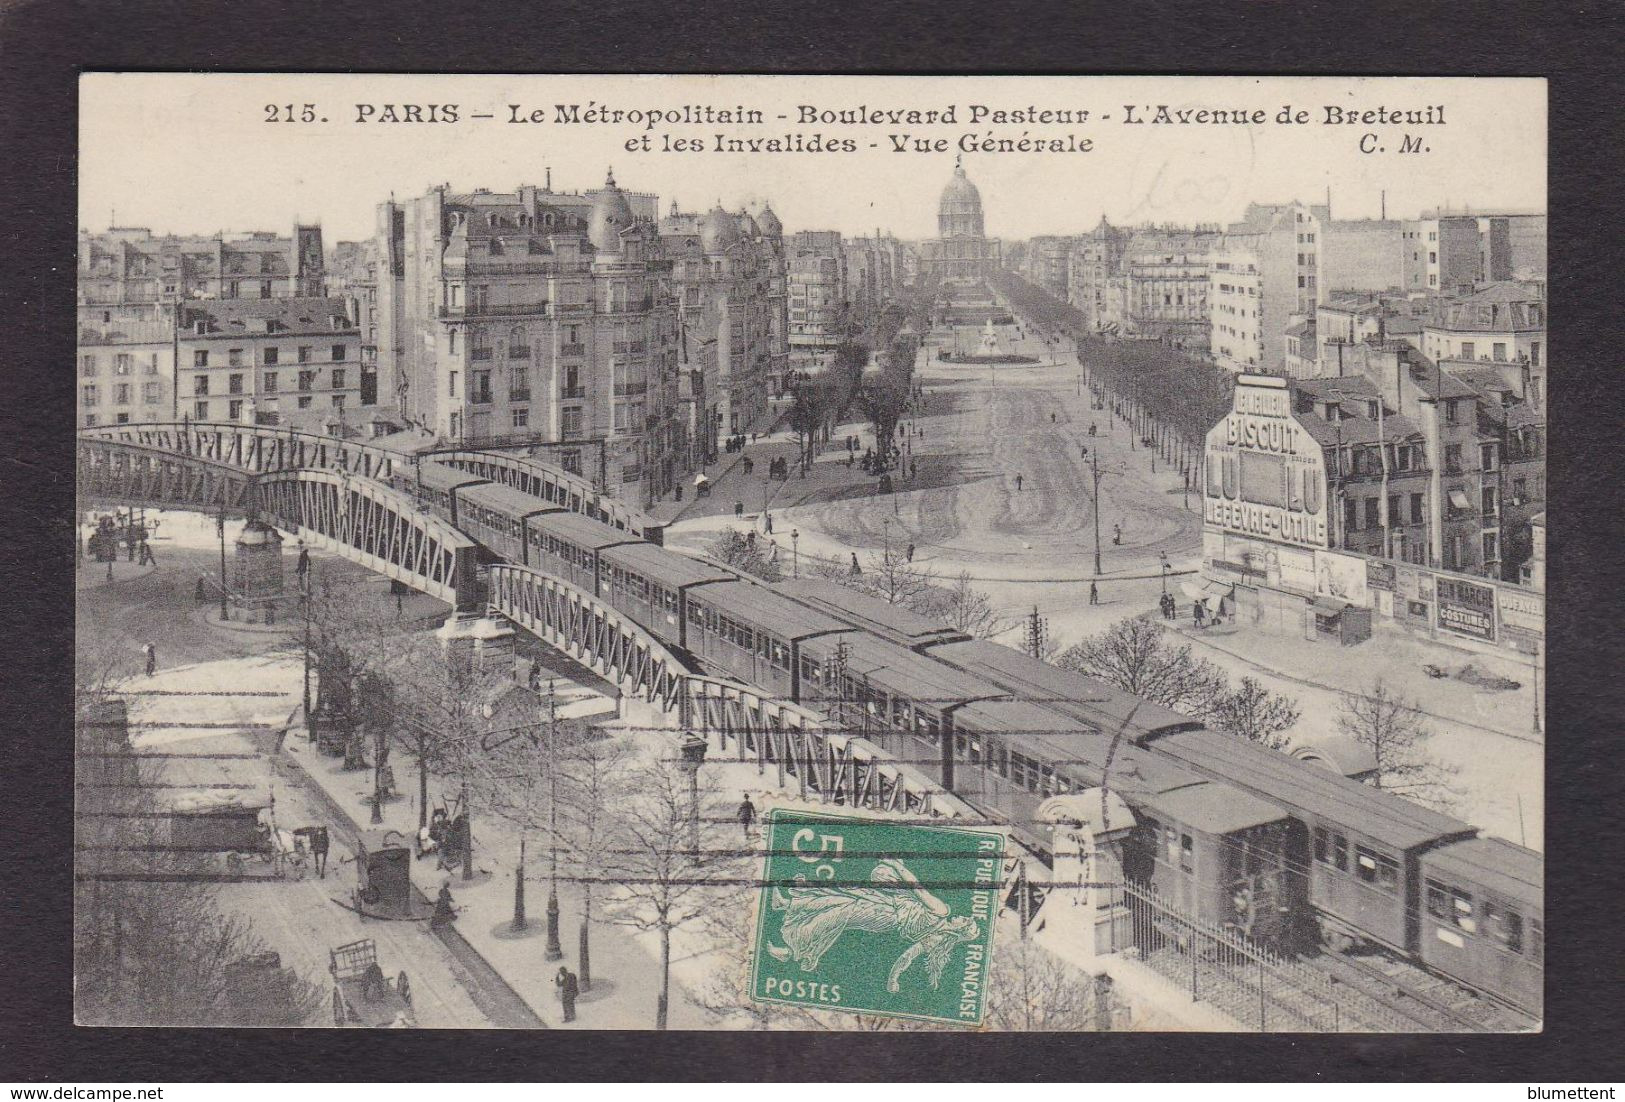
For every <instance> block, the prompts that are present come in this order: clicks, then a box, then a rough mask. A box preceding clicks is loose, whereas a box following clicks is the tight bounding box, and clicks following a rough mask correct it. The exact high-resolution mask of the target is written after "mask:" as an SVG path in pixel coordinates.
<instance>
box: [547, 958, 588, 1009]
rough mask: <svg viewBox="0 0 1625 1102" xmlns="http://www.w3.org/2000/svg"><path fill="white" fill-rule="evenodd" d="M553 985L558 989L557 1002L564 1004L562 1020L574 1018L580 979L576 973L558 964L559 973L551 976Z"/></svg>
mask: <svg viewBox="0 0 1625 1102" xmlns="http://www.w3.org/2000/svg"><path fill="white" fill-rule="evenodd" d="M553 986H554V987H557V988H558V989H559V1002H561V1003H563V1004H564V1020H565V1021H567V1022H573V1021H575V1020H576V999H577V998H579V997H580V995H581V981H580V980H578V979H576V974H575V973H574V972H572V971H570V970H569V969H568V968H566V967H564V965H562V964H561V965H559V974H558V975H556V976H554V977H553Z"/></svg>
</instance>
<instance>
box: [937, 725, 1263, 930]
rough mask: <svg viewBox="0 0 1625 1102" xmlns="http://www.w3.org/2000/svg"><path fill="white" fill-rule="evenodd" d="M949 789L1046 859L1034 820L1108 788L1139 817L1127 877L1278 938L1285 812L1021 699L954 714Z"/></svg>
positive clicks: (1127, 849)
mask: <svg viewBox="0 0 1625 1102" xmlns="http://www.w3.org/2000/svg"><path fill="white" fill-rule="evenodd" d="M951 725H952V729H951V732H950V738H951V741H952V743H953V748H954V749H953V760H954V768H953V774H952V775H953V783H952V790H953V792H954V793H955V794H956V795H958V796H959V797H960V798H961V799H963V800H965V801H966V802H967V803H970V804H971V805H972V806H975V807H977V808H979V809H981V810H982V811H984V812H985V813H987V814H990V815H991V816H992V817H994V818H997V819H1002V820H1004V821H1005V822H1007V823H1009V824H1010V829H1011V832H1012V833H1013V834H1014V835H1015V837H1016V838H1017V840H1019V841H1021V842H1022V843H1023V844H1025V845H1026V846H1027V847H1028V848H1030V849H1033V850H1035V851H1037V852H1039V853H1045V854H1047V853H1049V852H1050V848H1051V846H1052V844H1053V840H1052V838H1051V835H1050V830H1051V828H1050V827H1049V825H1048V824H1045V823H1040V822H1037V821H1036V819H1037V815H1038V809H1039V807H1040V806H1041V805H1042V803H1043V802H1044V801H1045V800H1046V799H1048V798H1049V797H1051V796H1056V795H1065V794H1067V793H1070V792H1082V791H1085V790H1088V789H1093V788H1099V787H1105V788H1107V789H1109V790H1110V791H1112V792H1114V793H1116V794H1117V795H1119V796H1121V797H1122V798H1123V799H1124V800H1125V801H1126V802H1127V803H1128V804H1129V806H1130V807H1131V808H1132V809H1133V813H1134V815H1135V823H1134V829H1133V831H1132V833H1131V834H1130V836H1129V837H1128V838H1127V839H1126V840H1125V841H1124V843H1123V873H1124V875H1125V876H1126V877H1128V878H1129V879H1131V880H1135V881H1138V882H1140V883H1143V884H1147V885H1149V886H1150V887H1151V888H1152V889H1154V890H1155V891H1156V892H1157V893H1158V894H1159V895H1160V896H1162V897H1163V898H1164V899H1167V900H1169V901H1171V902H1172V903H1174V904H1175V905H1176V906H1179V907H1182V908H1184V909H1185V910H1186V911H1188V912H1189V913H1191V914H1202V915H1205V916H1208V917H1210V918H1213V919H1215V920H1216V921H1220V922H1224V923H1227V924H1229V925H1231V926H1233V927H1235V928H1236V929H1238V930H1241V931H1243V932H1245V933H1247V934H1249V935H1251V936H1254V937H1259V938H1274V937H1276V936H1278V933H1279V930H1280V927H1281V926H1282V924H1283V916H1282V910H1283V900H1284V898H1285V895H1286V892H1287V885H1286V882H1285V867H1286V860H1285V854H1284V847H1285V842H1286V836H1287V831H1288V824H1289V816H1288V814H1287V812H1286V811H1285V810H1284V809H1283V808H1281V807H1279V806H1277V805H1275V804H1272V803H1270V802H1269V801H1267V800H1262V799H1259V798H1258V797H1256V796H1253V795H1250V794H1249V793H1246V792H1243V791H1241V790H1240V789H1237V788H1235V787H1233V786H1231V785H1227V784H1224V783H1222V782H1218V781H1210V780H1207V779H1205V778H1204V777H1202V776H1201V775H1200V774H1198V773H1196V772H1195V771H1194V770H1191V769H1188V768H1186V767H1184V766H1180V765H1178V764H1176V763H1174V762H1171V761H1168V760H1166V759H1163V758H1161V757H1158V756H1157V755H1155V754H1153V753H1150V752H1148V751H1146V750H1143V749H1140V748H1138V747H1135V746H1133V745H1130V744H1119V745H1118V746H1116V747H1115V748H1114V747H1113V746H1112V742H1113V741H1114V740H1113V738H1112V737H1111V736H1110V735H1108V734H1105V733H1102V732H1099V731H1094V730H1087V729H1080V728H1079V727H1078V726H1077V725H1076V723H1075V722H1074V721H1073V720H1072V719H1071V718H1070V717H1068V716H1065V715H1063V714H1061V713H1060V712H1057V711H1055V710H1054V709H1051V708H1048V707H1045V706H1042V705H1038V704H1031V703H1028V702H1027V701H1023V700H983V701H975V702H972V703H968V704H966V705H964V706H963V707H961V708H958V709H956V710H955V711H954V713H953V716H952V719H951Z"/></svg>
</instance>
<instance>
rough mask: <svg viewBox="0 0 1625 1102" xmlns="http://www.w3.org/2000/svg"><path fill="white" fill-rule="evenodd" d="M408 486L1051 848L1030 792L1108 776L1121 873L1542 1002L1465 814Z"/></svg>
mask: <svg viewBox="0 0 1625 1102" xmlns="http://www.w3.org/2000/svg"><path fill="white" fill-rule="evenodd" d="M400 488H401V489H403V490H405V491H407V492H410V493H413V494H415V495H416V496H417V498H418V500H419V503H420V504H421V505H422V507H424V508H426V509H429V510H431V511H433V512H435V513H436V514H437V515H439V516H441V517H443V518H444V519H446V520H448V521H449V522H450V523H452V524H453V525H455V526H457V527H459V528H460V529H461V530H462V531H464V532H465V533H466V534H467V535H468V536H470V537H471V538H472V539H475V540H476V541H478V542H479V543H481V544H482V545H483V546H484V547H485V548H486V549H488V550H489V551H490V552H491V553H492V554H493V555H494V556H497V557H499V558H501V559H504V560H507V561H509V562H515V563H522V564H524V565H528V566H531V567H534V568H536V569H538V570H541V571H543V572H545V573H548V574H551V575H553V576H556V577H559V578H562V579H564V580H566V581H569V582H570V583H571V584H573V585H575V586H577V587H578V588H580V589H582V590H585V591H587V592H590V593H592V594H594V595H595V596H597V597H599V598H601V599H603V600H605V601H607V602H608V603H610V604H611V605H613V606H614V607H615V608H616V609H618V610H619V611H621V612H623V613H625V614H626V615H628V616H629V617H631V618H633V619H634V620H636V621H637V622H638V623H639V624H641V625H642V626H643V627H644V628H645V629H647V630H648V631H649V632H650V633H652V634H653V635H655V636H656V637H657V638H659V639H660V640H662V641H663V642H664V643H666V644H667V645H668V646H669V647H671V648H672V650H673V651H674V652H675V653H677V654H679V655H680V656H682V657H683V658H684V660H685V661H688V662H689V663H690V664H691V666H692V668H693V669H694V670H695V671H696V672H703V673H706V674H710V675H713V676H722V677H730V678H735V679H738V680H739V681H742V682H745V683H747V684H750V685H752V686H755V687H756V688H758V689H761V690H765V691H769V692H772V693H774V694H776V695H778V696H780V697H782V698H784V699H788V700H793V701H796V702H798V703H803V704H807V705H809V706H812V707H815V708H817V709H819V710H821V711H823V712H825V713H826V714H828V715H830V716H831V718H832V720H833V721H834V722H835V723H836V725H838V726H840V727H842V728H844V729H846V730H848V731H850V732H852V733H854V734H858V735H861V737H863V738H866V739H868V740H870V741H872V742H874V743H876V744H878V745H880V746H881V747H883V748H884V749H885V750H886V752H887V753H889V754H891V755H893V756H894V757H896V758H897V759H899V760H900V761H903V762H907V763H909V764H910V765H911V766H912V767H914V768H917V769H919V770H920V771H922V772H924V773H926V774H927V775H928V776H930V777H931V779H932V780H933V781H935V782H937V783H938V784H940V785H941V786H942V787H943V788H945V789H947V790H949V791H951V792H953V793H954V794H956V795H957V796H959V797H960V798H962V799H963V800H965V801H966V802H967V803H969V804H971V805H972V806H974V807H976V808H977V809H978V810H979V811H981V812H983V813H984V814H986V815H987V816H988V817H989V818H990V819H993V820H997V821H1001V822H1005V823H1008V824H1009V826H1010V829H1011V830H1012V832H1013V833H1014V834H1015V835H1016V836H1017V838H1018V839H1019V840H1020V841H1022V842H1023V844H1025V845H1027V846H1028V847H1029V848H1031V849H1034V850H1037V851H1040V852H1044V853H1047V851H1048V847H1049V844H1050V843H1049V838H1048V836H1047V833H1046V831H1045V828H1044V827H1043V825H1042V824H1040V823H1038V822H1036V814H1037V809H1038V806H1039V804H1040V803H1041V802H1042V801H1043V800H1044V799H1046V798H1048V797H1050V796H1053V795H1057V794H1064V793H1067V792H1073V791H1081V790H1085V789H1089V788H1095V787H1101V786H1105V787H1108V788H1110V789H1111V790H1112V791H1114V792H1116V793H1118V794H1119V795H1120V796H1121V797H1122V798H1123V799H1124V800H1125V801H1126V802H1127V804H1128V806H1129V807H1130V808H1131V809H1132V810H1133V812H1134V815H1135V817H1136V823H1135V826H1134V828H1133V831H1132V833H1131V835H1130V837H1129V839H1128V841H1127V842H1126V843H1125V847H1124V862H1125V872H1126V874H1127V875H1129V876H1130V877H1132V878H1134V879H1136V880H1138V881H1141V882H1144V883H1146V884H1149V885H1151V886H1152V887H1153V888H1154V889H1155V890H1156V891H1157V892H1158V893H1159V894H1161V895H1162V896H1164V897H1165V898H1168V899H1170V900H1172V901H1173V902H1175V903H1176V904H1178V905H1179V906H1181V907H1183V908H1185V909H1186V910H1187V911H1189V912H1190V913H1191V914H1194V915H1197V916H1200V917H1202V918H1205V919H1208V920H1211V921H1215V922H1219V923H1222V924H1226V925H1229V926H1231V927H1233V928H1236V929H1238V930H1241V931H1243V932H1245V933H1247V934H1249V935H1250V936H1252V937H1255V938H1259V939H1261V940H1264V941H1266V942H1271V943H1274V944H1277V945H1279V946H1281V947H1283V948H1287V949H1296V948H1303V947H1305V946H1306V944H1307V943H1309V942H1312V941H1323V942H1325V943H1327V944H1329V945H1331V946H1333V947H1334V948H1338V949H1346V948H1348V947H1350V946H1352V945H1354V944H1355V943H1361V944H1365V945H1369V946H1373V947H1377V946H1380V947H1382V948H1383V949H1385V950H1386V951H1389V952H1391V953H1394V954H1398V955H1400V956H1402V957H1404V958H1406V959H1407V960H1409V961H1411V962H1413V963H1416V964H1420V965H1422V966H1424V967H1427V968H1430V969H1432V970H1434V971H1436V972H1438V973H1440V974H1442V975H1444V976H1446V977H1448V978H1450V979H1452V980H1455V981H1456V982H1459V983H1461V984H1464V985H1466V986H1467V987H1470V988H1472V989H1474V990H1477V991H1479V992H1482V993H1484V994H1487V995H1489V996H1492V997H1494V998H1496V999H1499V1000H1501V1001H1503V1002H1505V1003H1508V1004H1510V1005H1512V1006H1514V1007H1517V1008H1519V1009H1520V1010H1523V1011H1525V1012H1527V1013H1529V1014H1532V1015H1537V1016H1538V1015H1539V1013H1540V1008H1541V998H1542V996H1541V987H1542V975H1543V967H1542V954H1543V947H1544V932H1543V926H1542V923H1543V900H1544V878H1543V868H1544V863H1543V860H1542V858H1541V856H1540V854H1538V853H1535V852H1533V851H1531V850H1528V849H1525V848H1523V847H1521V846H1517V845H1514V844H1512V843H1510V842H1506V841H1504V840H1501V839H1497V838H1488V837H1481V836H1479V834H1478V831H1477V830H1476V829H1475V828H1473V827H1472V826H1470V825H1469V824H1467V823H1465V822H1462V821H1460V820H1458V819H1455V818H1453V817H1451V816H1448V815H1444V814H1441V813H1438V812H1435V811H1432V810H1430V809H1427V808H1424V807H1422V806H1421V805H1418V804H1415V803H1412V802H1410V801H1408V800H1405V799H1402V798H1400V797H1398V796H1395V795H1393V794H1391V793H1388V792H1384V791H1381V790H1380V789H1378V788H1375V787H1373V786H1372V785H1370V784H1366V783H1361V782H1360V781H1359V780H1356V779H1353V778H1351V777H1347V776H1343V775H1341V774H1340V773H1339V772H1338V771H1336V770H1335V769H1333V768H1328V766H1327V764H1325V763H1322V762H1309V761H1303V760H1299V759H1298V758H1295V757H1292V756H1290V755H1288V754H1283V753H1280V752H1278V751H1274V750H1270V749H1267V748H1264V747H1261V746H1258V745H1256V744H1253V743H1249V742H1247V741H1245V740H1241V739H1237V738H1234V737H1232V736H1229V735H1225V734H1222V733H1218V732H1214V731H1209V730H1207V729H1205V728H1204V726H1203V724H1201V723H1200V722H1199V721H1196V720H1193V719H1191V718H1190V717H1188V716H1185V715H1182V714H1180V713H1178V712H1174V711H1171V710H1170V709H1167V708H1163V707H1160V706H1158V705H1155V704H1152V703H1149V702H1147V701H1144V700H1141V699H1139V698H1137V697H1134V696H1132V695H1130V694H1128V693H1126V692H1124V691H1122V690H1121V689H1118V688H1116V687H1114V686H1112V685H1109V684H1106V683H1105V682H1102V681H1098V680H1096V679H1093V678H1090V677H1086V676H1083V675H1081V674H1077V673H1074V672H1071V671H1068V670H1063V669H1060V668H1058V667H1055V666H1051V665H1048V664H1047V663H1044V662H1042V661H1039V660H1037V659H1034V658H1032V657H1030V656H1028V655H1026V654H1023V653H1021V652H1019V651H1016V650H1012V649H1010V648H1008V647H1004V646H1000V645H998V644H996V643H991V642H988V641H985V640H975V639H971V638H969V637H968V636H966V635H965V634H964V633H963V632H959V631H956V630H955V629H953V628H951V627H948V626H947V625H944V624H941V623H937V622H935V621H932V620H930V619H929V618H927V617H923V616H919V615H917V614H915V613H912V612H909V611H907V610H904V609H900V608H897V607H894V606H892V605H889V604H887V603H885V602H884V601H880V600H878V599H876V598H873V597H869V596H866V595H864V594H861V593H857V592H855V591H853V590H851V589H848V588H846V587H844V586H841V585H838V584H835V583H833V582H829V581H825V580H820V579H796V580H793V581H783V582H778V583H772V584H768V583H763V582H761V581H759V580H757V579H754V578H751V577H748V576H745V575H741V574H739V573H737V572H734V571H732V570H729V569H728V568H726V567H724V566H721V565H719V564H716V563H711V562H708V561H706V560H704V559H699V558H695V557H692V556H687V555H683V554H681V553H678V552H675V551H671V550H668V549H666V548H664V547H660V546H656V545H654V544H652V543H650V542H648V541H645V540H643V539H640V538H639V537H638V536H637V535H635V534H633V533H630V532H628V531H625V530H622V529H618V528H614V527H611V526H610V525H607V524H604V523H602V522H600V521H598V520H595V519H593V518H591V517H590V516H586V515H583V514H581V513H579V512H574V511H571V510H570V509H569V508H567V507H566V506H564V505H560V504H556V503H550V502H547V501H544V500H542V499H539V498H536V497H532V496H530V495H528V494H525V493H522V492H520V491H518V490H515V489H513V488H512V487H509V486H504V485H499V484H496V483H492V482H489V481H486V480H483V479H479V478H475V477H471V476H470V475H468V474H465V473H463V472H461V471H458V470H454V469H452V468H450V467H446V466H442V465H440V464H437V463H433V462H423V463H421V471H420V472H419V473H417V474H416V475H415V476H414V477H413V478H412V479H411V480H410V482H408V483H403V484H402V485H401V487H400Z"/></svg>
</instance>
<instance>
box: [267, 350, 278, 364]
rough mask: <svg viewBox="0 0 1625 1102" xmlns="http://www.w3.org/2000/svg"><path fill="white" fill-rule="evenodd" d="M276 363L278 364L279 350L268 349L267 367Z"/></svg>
mask: <svg viewBox="0 0 1625 1102" xmlns="http://www.w3.org/2000/svg"><path fill="white" fill-rule="evenodd" d="M276 362H278V353H277V349H275V348H267V349H266V350H265V365H266V366H267V367H269V366H271V365H272V364H274V363H276Z"/></svg>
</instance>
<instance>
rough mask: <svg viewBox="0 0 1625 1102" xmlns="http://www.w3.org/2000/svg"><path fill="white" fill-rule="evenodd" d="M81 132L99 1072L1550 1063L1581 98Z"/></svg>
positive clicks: (807, 102)
mask: <svg viewBox="0 0 1625 1102" xmlns="http://www.w3.org/2000/svg"><path fill="white" fill-rule="evenodd" d="M79 94H80V102H79V122H78V125H79V135H78V149H79V157H78V169H77V171H78V227H77V230H78V238H77V274H76V279H77V301H76V304H75V309H76V331H77V347H76V363H75V364H74V366H73V375H74V376H75V378H74V379H73V384H74V385H73V413H74V425H75V431H76V440H75V458H76V489H77V500H76V513H75V516H74V524H73V531H74V543H73V545H72V546H71V547H66V546H64V547H60V548H57V549H55V550H53V551H51V552H50V554H51V555H53V556H54V555H56V553H57V552H58V551H62V552H67V553H68V554H71V556H72V560H73V568H72V573H73V577H74V588H75V596H76V610H75V620H74V623H75V628H76V630H75V639H76V643H75V651H76V663H75V673H74V691H75V700H74V709H75V712H74V714H75V719H76V723H75V739H74V766H75V769H74V807H73V828H74V853H73V873H74V877H73V881H74V888H73V902H72V907H73V946H72V969H73V976H72V980H73V985H72V986H73V996H72V998H73V1014H74V1019H75V1021H76V1022H77V1024H78V1025H80V1026H86V1027H111V1026H142V1027H174V1026H189V1027H211V1026H250V1027H309V1028H313V1029H315V1028H335V1027H350V1028H354V1027H360V1028H371V1027H381V1028H391V1027H393V1028H423V1029H455V1030H473V1029H492V1028H499V1029H567V1030H706V1031H749V1030H768V1031H773V1030H797V1031H849V1030H864V1031H874V1030H909V1031H924V1030H932V1031H958V1032H974V1031H987V1032H999V1031H1009V1032H1035V1033H1036V1032H1044V1033H1054V1032H1058V1031H1059V1032H1091V1033H1094V1032H1139V1033H1146V1032H1163V1033H1169V1032H1178V1033H1234V1034H1240V1033H1252V1034H1257V1033H1267V1034H1273V1033H1293V1034H1401V1035H1418V1034H1477V1033H1489V1034H1527V1033H1538V1032H1540V1031H1541V1030H1542V1028H1543V1025H1544V1020H1545V1001H1544V1000H1545V994H1544V986H1543V984H1544V980H1543V976H1544V959H1543V958H1544V950H1545V944H1544V943H1545V926H1544V906H1545V861H1544V856H1543V854H1544V849H1545V830H1544V825H1545V821H1546V784H1545V779H1546V722H1545V705H1546V670H1545V657H1546V653H1545V640H1546V631H1545V628H1546V598H1545V592H1546V499H1547V484H1546V454H1547V432H1546V425H1547V401H1548V398H1549V384H1548V379H1547V363H1548V359H1549V353H1548V347H1547V332H1546V330H1547V290H1546V288H1547V85H1546V82H1545V81H1544V80H1542V79H1539V78H1533V77H1531V78H1488V77H1485V78H1464V77H1337V76H1322V77H1284V76H1266V77H1256V76H1249V77H1241V76H1235V77H1227V76H1201V77H1197V76H1098V77H1097V76H956V77H945V76H941V77H939V76H884V77H882V76H863V77H858V76H764V75H757V76H743V75H734V76H699V75H686V76H677V75H611V76H606V75H600V76H593V75H579V74H577V75H568V76H547V75H527V76H498V75H489V76H486V75H455V76H454V75H435V74H418V75H385V74H334V73H310V74H301V73H297V72H280V73H275V74H261V73H234V74H227V73H182V72H90V73H85V74H83V75H82V76H81V77H80V84H79ZM64 255H66V254H64ZM62 306H63V307H64V308H65V306H66V304H62ZM60 366H63V367H65V366H66V365H60ZM63 530H64V531H66V524H65V523H64V526H63ZM40 550H41V552H42V554H43V553H44V552H45V548H41V549H40ZM57 561H58V562H59V563H60V564H61V566H62V568H63V569H64V571H66V564H65V563H62V562H61V560H60V558H59V559H57ZM452 1043H454V1044H455V1042H452ZM1531 1097H1533V1096H1531Z"/></svg>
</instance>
